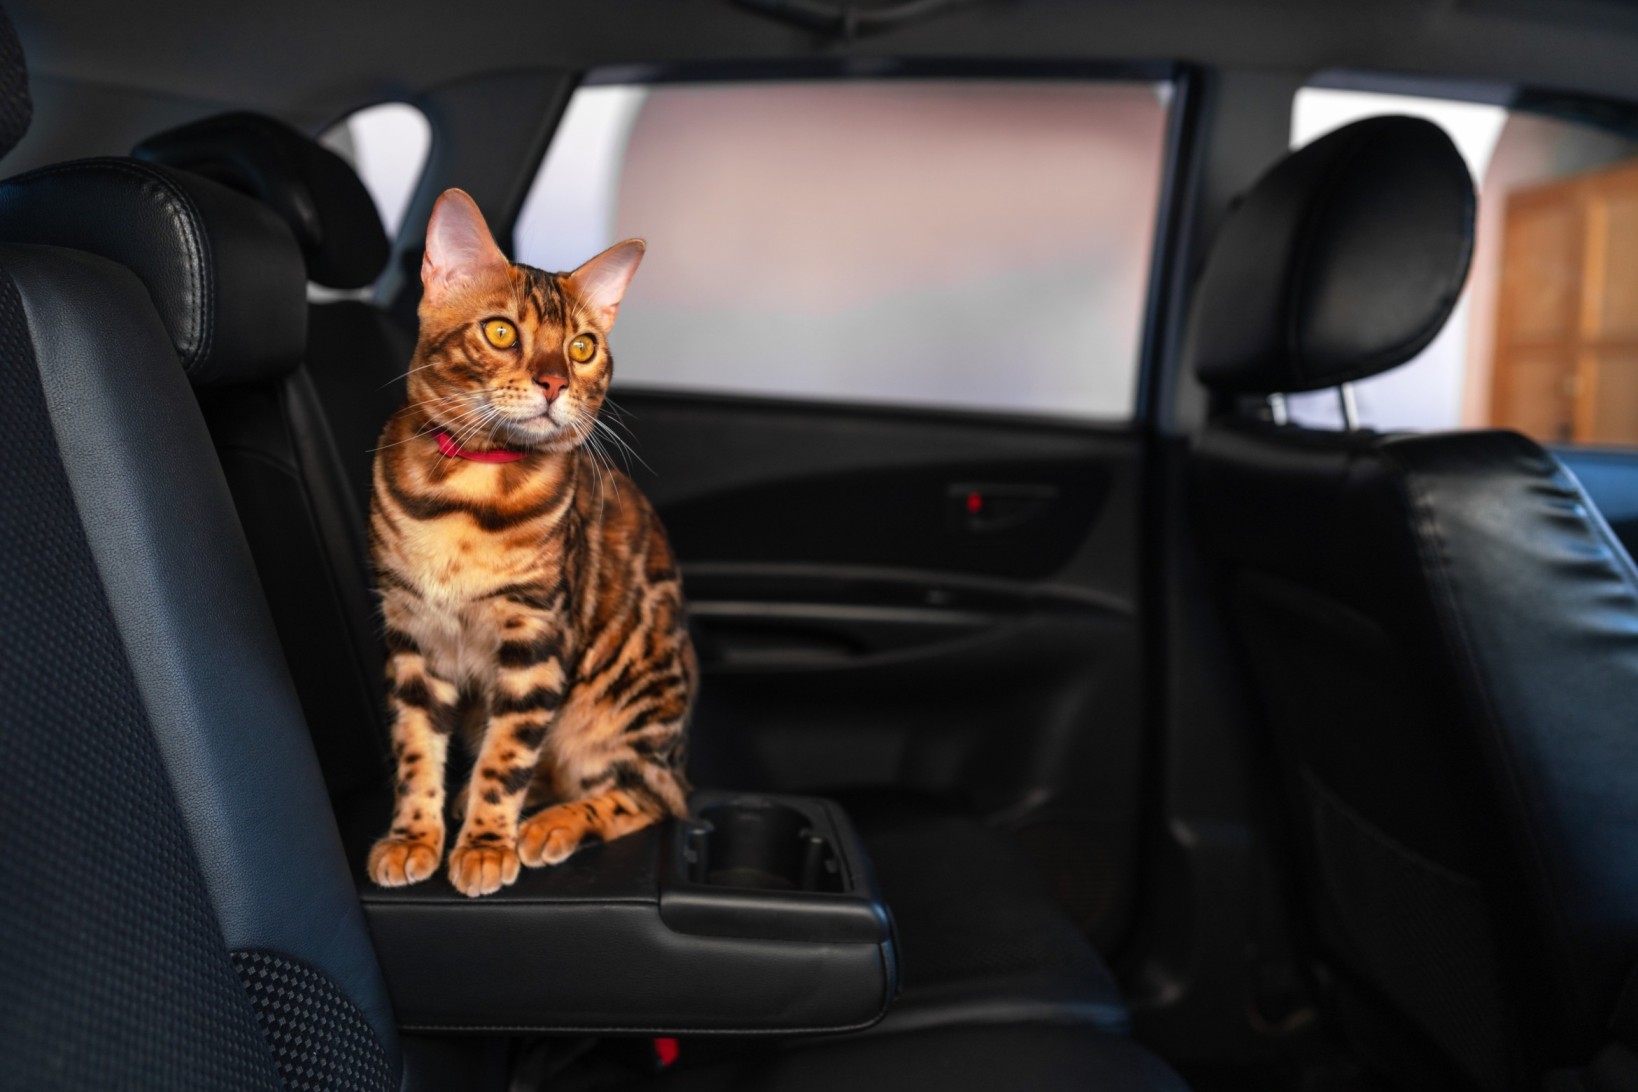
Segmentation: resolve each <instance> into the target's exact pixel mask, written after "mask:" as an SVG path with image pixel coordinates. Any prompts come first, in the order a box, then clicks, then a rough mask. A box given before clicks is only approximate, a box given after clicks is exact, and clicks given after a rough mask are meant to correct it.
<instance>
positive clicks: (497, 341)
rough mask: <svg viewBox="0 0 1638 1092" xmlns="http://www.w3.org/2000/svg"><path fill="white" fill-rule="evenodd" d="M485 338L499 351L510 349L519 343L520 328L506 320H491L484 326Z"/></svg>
mask: <svg viewBox="0 0 1638 1092" xmlns="http://www.w3.org/2000/svg"><path fill="white" fill-rule="evenodd" d="M483 336H484V337H485V338H486V339H487V340H488V342H489V344H491V345H493V346H494V347H495V348H497V349H510V348H511V347H512V346H514V345H516V344H517V343H518V328H517V327H516V326H513V325H512V324H511V323H510V322H507V321H506V320H505V319H490V320H489V321H488V322H486V323H484V324H483Z"/></svg>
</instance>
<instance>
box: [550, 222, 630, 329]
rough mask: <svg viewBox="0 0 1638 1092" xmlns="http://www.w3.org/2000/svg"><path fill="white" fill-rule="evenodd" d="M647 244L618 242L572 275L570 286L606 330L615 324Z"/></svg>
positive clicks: (570, 276) (628, 241)
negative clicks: (632, 276) (627, 288)
mask: <svg viewBox="0 0 1638 1092" xmlns="http://www.w3.org/2000/svg"><path fill="white" fill-rule="evenodd" d="M647 247H648V244H647V243H645V242H643V241H642V240H641V239H627V240H626V241H625V242H622V243H615V244H614V245H613V246H611V247H609V248H608V249H607V250H605V251H603V253H601V254H599V255H598V256H597V257H595V258H593V259H592V260H591V261H589V262H587V263H586V264H585V265H583V266H581V267H580V268H579V269H577V270H575V271H574V272H573V273H570V274H569V285H570V287H572V288H573V289H574V292H575V295H577V296H579V297H580V300H581V302H582V303H584V304H585V305H586V306H587V307H588V308H590V309H591V312H592V314H594V315H596V316H597V319H598V321H599V322H601V323H602V324H603V326H604V328H605V329H607V328H608V327H610V326H613V325H614V316H615V315H616V314H618V313H619V311H620V299H621V297H622V296H624V295H625V294H626V285H628V284H630V283H631V275H632V274H633V273H635V272H637V263H638V262H640V261H642V260H643V251H644V250H645V249H647Z"/></svg>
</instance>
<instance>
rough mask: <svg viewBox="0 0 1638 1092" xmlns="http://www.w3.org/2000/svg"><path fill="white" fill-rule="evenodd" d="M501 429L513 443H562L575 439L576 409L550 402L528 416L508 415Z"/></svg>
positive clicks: (531, 444) (534, 444)
mask: <svg viewBox="0 0 1638 1092" xmlns="http://www.w3.org/2000/svg"><path fill="white" fill-rule="evenodd" d="M501 431H503V432H505V433H507V434H508V435H509V437H510V439H511V440H512V442H513V443H516V444H520V445H525V446H529V447H542V446H545V445H554V446H557V445H561V444H563V442H564V441H572V440H574V439H575V429H574V411H573V410H571V409H569V408H568V407H566V406H562V405H559V404H557V403H548V404H547V405H546V407H545V408H544V409H541V410H540V411H539V412H537V413H534V414H531V415H529V416H527V417H513V416H511V415H509V414H508V415H506V416H505V417H504V419H503V424H502V428H501ZM567 446H573V444H572V443H570V444H568V445H567Z"/></svg>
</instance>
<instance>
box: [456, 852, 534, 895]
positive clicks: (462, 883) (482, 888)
mask: <svg viewBox="0 0 1638 1092" xmlns="http://www.w3.org/2000/svg"><path fill="white" fill-rule="evenodd" d="M518 868H519V863H518V849H517V846H515V845H510V844H507V843H489V844H478V845H458V846H456V847H455V848H454V850H453V851H451V852H450V854H449V882H450V883H452V884H454V885H455V890H457V891H459V892H460V893H461V894H463V895H467V896H469V897H471V898H477V897H478V896H479V895H492V894H494V893H495V892H496V891H499V890H500V889H501V888H503V887H506V886H508V885H509V884H511V883H513V882H515V881H516V880H517V878H518Z"/></svg>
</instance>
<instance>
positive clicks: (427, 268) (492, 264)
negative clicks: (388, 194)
mask: <svg viewBox="0 0 1638 1092" xmlns="http://www.w3.org/2000/svg"><path fill="white" fill-rule="evenodd" d="M510 264H511V263H510V262H508V261H507V260H506V255H504V254H502V253H501V249H500V247H498V246H496V245H495V237H494V236H493V235H491V234H489V225H488V224H487V223H485V222H484V218H483V213H482V212H480V211H478V203H477V202H476V201H474V200H472V198H471V197H470V196H469V195H468V194H467V192H466V191H465V190H457V189H448V190H445V191H444V192H443V193H442V194H440V195H439V197H438V203H437V204H435V205H433V206H432V219H431V220H429V221H428V222H427V248H426V252H425V253H424V254H423V255H422V257H421V286H422V288H424V289H425V290H426V295H425V298H426V299H427V300H428V301H429V302H431V303H437V302H438V301H439V300H440V299H442V298H443V297H444V296H445V295H446V294H447V293H448V292H449V291H450V290H451V289H453V288H458V287H460V286H461V285H465V284H470V283H472V282H473V281H477V280H481V279H483V278H485V277H488V276H493V275H494V274H496V273H504V272H506V269H507V267H508V266H509V265H510Z"/></svg>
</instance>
